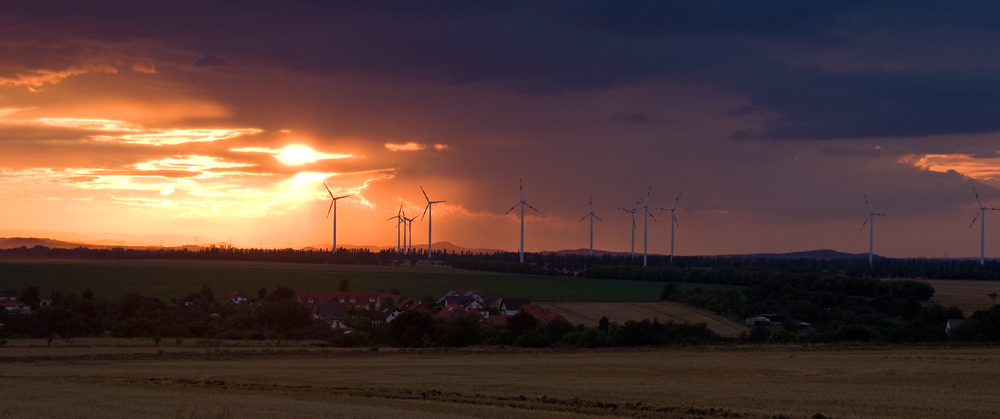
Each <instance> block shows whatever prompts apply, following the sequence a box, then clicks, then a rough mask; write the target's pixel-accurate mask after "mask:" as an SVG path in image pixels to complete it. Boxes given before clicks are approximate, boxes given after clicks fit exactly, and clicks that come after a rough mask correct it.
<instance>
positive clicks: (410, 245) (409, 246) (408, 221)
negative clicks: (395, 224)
mask: <svg viewBox="0 0 1000 419" xmlns="http://www.w3.org/2000/svg"><path fill="white" fill-rule="evenodd" d="M403 219H405V220H406V225H407V226H408V228H409V229H410V242H409V243H407V245H406V253H410V252H412V251H413V220H416V219H417V216H416V215H414V216H413V218H406V216H405V215H404V216H403Z"/></svg>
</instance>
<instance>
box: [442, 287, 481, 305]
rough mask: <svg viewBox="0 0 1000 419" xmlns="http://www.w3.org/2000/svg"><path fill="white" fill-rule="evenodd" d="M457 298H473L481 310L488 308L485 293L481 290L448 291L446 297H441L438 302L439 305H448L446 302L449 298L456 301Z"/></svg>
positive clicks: (459, 289) (461, 289)
mask: <svg viewBox="0 0 1000 419" xmlns="http://www.w3.org/2000/svg"><path fill="white" fill-rule="evenodd" d="M456 297H469V298H472V299H474V300H476V303H478V304H479V308H482V307H485V306H486V300H484V299H483V292H482V291H480V290H470V289H464V288H458V289H454V290H451V291H448V292H447V293H445V295H444V297H441V298H440V299H438V300H437V303H438V304H439V305H447V304H448V303H446V302H445V300H448V299H449V298H451V299H454V298H456Z"/></svg>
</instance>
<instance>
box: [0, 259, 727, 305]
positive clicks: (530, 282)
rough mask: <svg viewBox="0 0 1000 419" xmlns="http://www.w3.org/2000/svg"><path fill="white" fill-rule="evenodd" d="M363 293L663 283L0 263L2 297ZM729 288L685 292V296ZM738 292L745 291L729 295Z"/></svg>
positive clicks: (310, 267)
mask: <svg viewBox="0 0 1000 419" xmlns="http://www.w3.org/2000/svg"><path fill="white" fill-rule="evenodd" d="M344 279H346V280H350V281H351V282H350V289H351V290H357V291H370V290H390V289H393V288H395V289H398V290H400V292H401V293H402V294H403V295H406V296H409V297H413V298H422V297H423V296H425V295H431V296H434V297H438V296H441V295H442V294H444V293H445V292H447V291H448V290H450V289H453V288H455V287H456V286H457V287H459V288H472V289H480V290H482V291H483V292H484V293H485V294H486V295H487V296H488V295H492V294H494V293H498V294H503V295H505V296H507V297H528V298H531V299H532V300H533V301H656V300H658V297H659V295H660V291H661V290H662V289H663V284H662V283H657V282H644V281H621V280H607V279H592V278H574V277H551V276H537V275H511V274H501V273H493V272H481V271H468V270H461V269H450V268H403V267H382V266H343V265H315V264H294V263H270V262H234V261H175V260H169V261H161V260H128V261H76V260H65V261H49V260H45V261H0V289H8V290H21V289H23V288H24V287H27V286H31V285H33V286H37V287H39V288H40V289H41V291H42V296H48V295H49V293H50V292H51V291H52V290H58V291H61V292H63V293H80V292H82V291H83V290H85V289H88V288H89V289H90V290H91V291H93V292H94V294H95V295H96V296H98V297H107V298H112V299H116V298H120V297H122V296H124V295H127V294H129V293H138V294H141V295H148V296H153V297H158V298H161V299H170V298H178V297H181V296H184V295H187V294H189V293H191V292H196V291H198V290H199V289H201V287H202V285H208V286H210V287H212V289H213V290H214V291H215V294H216V296H217V297H218V296H221V295H224V294H226V293H228V292H231V291H242V292H244V293H247V294H251V295H255V294H256V292H257V290H259V289H260V288H261V287H266V288H267V289H268V290H269V291H273V290H274V289H275V288H277V287H278V286H285V287H289V288H292V289H293V290H295V291H299V292H307V291H336V290H337V287H338V284H339V282H340V281H341V280H344ZM695 287H702V288H705V289H716V288H726V287H727V286H724V285H722V286H719V285H704V284H681V289H691V288H695ZM728 288H739V287H728Z"/></svg>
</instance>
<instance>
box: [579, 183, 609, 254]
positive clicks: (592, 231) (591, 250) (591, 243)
mask: <svg viewBox="0 0 1000 419" xmlns="http://www.w3.org/2000/svg"><path fill="white" fill-rule="evenodd" d="M587 217H590V255H591V256H594V219H595V218H596V219H597V221H603V220H601V217H598V216H596V215H594V197H590V212H588V213H587V215H584V216H583V218H581V219H580V221H578V222H583V220H586V219H587Z"/></svg>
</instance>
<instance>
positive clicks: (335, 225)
mask: <svg viewBox="0 0 1000 419" xmlns="http://www.w3.org/2000/svg"><path fill="white" fill-rule="evenodd" d="M323 187H324V188H326V193H328V194H330V199H331V200H333V202H331V203H330V209H328V210H326V218H327V219H329V218H330V210H333V250H332V251H331V252H330V254H331V255H334V254H337V200H339V199H344V198H347V197H349V196H350V195H344V196H337V197H335V196H333V192H330V187H329V186H326V182H323Z"/></svg>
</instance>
